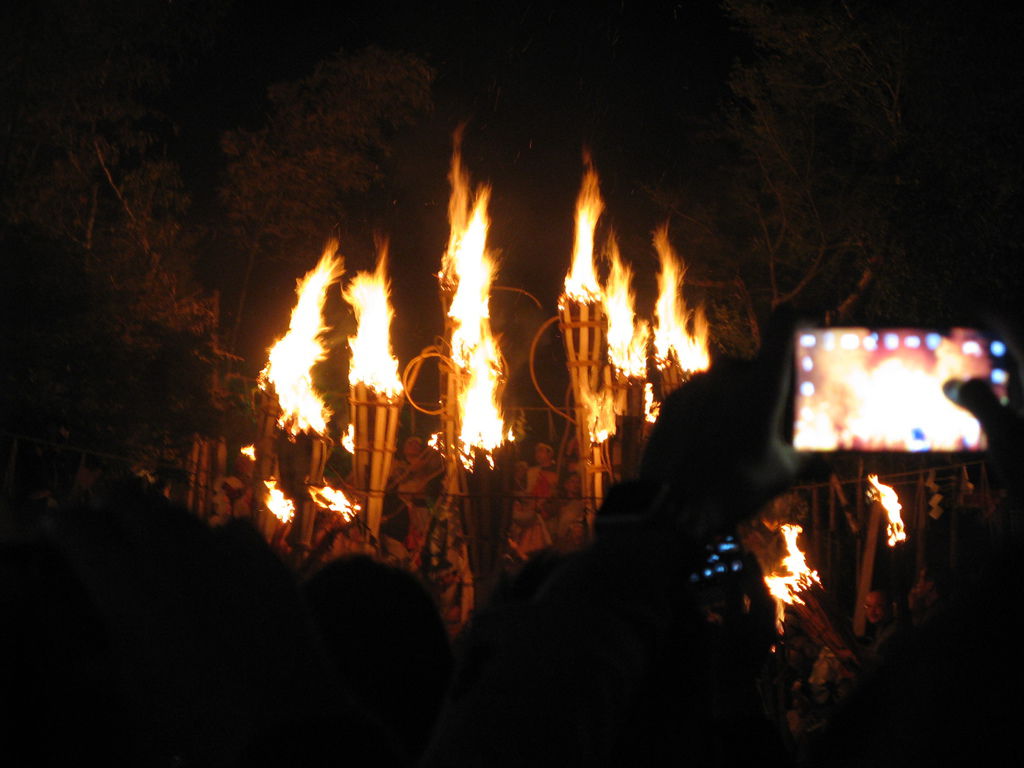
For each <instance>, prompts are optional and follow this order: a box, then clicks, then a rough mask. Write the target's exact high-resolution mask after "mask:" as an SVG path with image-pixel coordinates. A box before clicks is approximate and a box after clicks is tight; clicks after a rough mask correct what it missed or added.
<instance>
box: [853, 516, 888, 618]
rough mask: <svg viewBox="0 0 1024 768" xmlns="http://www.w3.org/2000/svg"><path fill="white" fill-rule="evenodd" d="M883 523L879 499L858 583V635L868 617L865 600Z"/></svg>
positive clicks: (873, 570)
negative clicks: (865, 613) (879, 532)
mask: <svg viewBox="0 0 1024 768" xmlns="http://www.w3.org/2000/svg"><path fill="white" fill-rule="evenodd" d="M881 524H882V505H881V504H879V503H878V502H877V501H876V502H873V503H872V504H871V520H870V521H869V522H868V530H867V536H866V537H865V539H866V542H865V545H864V556H863V559H862V560H861V566H860V578H859V579H858V583H857V604H856V605H855V606H854V609H853V631H854V633H855V634H856V635H857V636H861V635H863V634H864V629H865V626H866V623H867V617H866V616H865V615H864V600H865V599H866V598H867V596H868V592H870V591H871V582H872V579H873V577H874V575H875V553H876V551H877V550H878V529H879V528H880V527H881Z"/></svg>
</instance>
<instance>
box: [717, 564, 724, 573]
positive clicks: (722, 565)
mask: <svg viewBox="0 0 1024 768" xmlns="http://www.w3.org/2000/svg"><path fill="white" fill-rule="evenodd" d="M725 571H726V568H725V563H719V564H718V565H716V566H715V573H725Z"/></svg>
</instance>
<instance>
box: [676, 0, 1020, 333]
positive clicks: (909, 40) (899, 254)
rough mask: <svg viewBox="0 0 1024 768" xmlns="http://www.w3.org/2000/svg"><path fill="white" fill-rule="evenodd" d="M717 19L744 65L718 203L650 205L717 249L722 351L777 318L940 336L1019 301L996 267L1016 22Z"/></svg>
mask: <svg viewBox="0 0 1024 768" xmlns="http://www.w3.org/2000/svg"><path fill="white" fill-rule="evenodd" d="M725 8H726V10H727V11H728V13H729V14H730V15H731V17H732V18H733V19H734V20H735V22H736V24H737V25H738V27H739V28H740V29H741V30H742V31H743V32H745V33H746V34H747V35H748V36H749V38H750V40H751V42H752V43H753V46H754V49H753V55H751V56H749V57H748V58H747V60H746V61H745V62H744V63H742V64H738V65H737V66H736V67H735V69H734V71H733V75H732V78H731V81H730V87H731V91H732V97H733V98H732V99H731V101H730V103H729V106H728V108H727V111H726V120H725V123H724V125H723V127H722V129H721V130H720V131H718V132H717V134H715V135H714V137H713V144H714V146H715V147H716V148H717V156H719V157H721V156H724V157H726V158H728V159H727V160H726V161H725V162H723V163H722V165H721V166H719V168H718V176H717V177H716V179H715V184H716V187H717V194H716V196H715V198H714V199H713V200H711V201H708V200H707V196H704V199H705V206H704V209H703V210H701V209H700V208H697V207H693V208H690V209H689V210H687V208H686V207H685V206H684V205H682V204H681V202H682V201H686V200H692V199H694V198H695V197H696V198H697V199H700V196H695V195H694V194H693V193H692V192H691V193H690V194H686V192H685V191H683V190H675V191H671V190H669V191H663V194H662V196H663V199H664V200H665V202H666V204H667V206H668V207H670V209H671V210H674V211H676V212H677V213H678V212H683V213H688V214H690V216H691V218H693V219H695V220H698V221H700V223H701V224H702V226H703V231H704V235H703V237H704V238H705V240H707V241H708V242H709V243H711V244H712V254H713V257H714V260H713V262H711V266H710V267H708V268H705V272H707V273H708V274H710V275H712V276H713V278H714V279H713V280H712V281H711V282H712V283H713V284H714V286H715V288H714V290H713V291H712V295H715V296H717V297H718V299H717V301H716V310H717V316H716V317H714V319H715V321H716V323H715V324H716V325H717V326H718V327H719V328H724V329H726V331H727V332H729V333H731V334H732V338H731V339H729V341H728V345H729V346H734V347H736V346H738V347H742V346H744V345H743V342H742V341H741V340H740V339H739V338H738V335H739V333H737V332H741V331H742V329H743V328H744V327H747V328H749V329H751V331H752V332H753V335H754V336H755V337H756V335H757V323H758V320H757V318H761V319H763V318H764V317H766V316H767V314H768V312H769V311H770V310H771V309H772V308H774V307H776V306H778V305H779V304H782V303H785V302H789V303H793V304H795V305H796V306H797V307H798V308H799V309H801V310H803V311H805V312H807V313H809V314H811V315H818V316H822V317H825V318H828V319H831V320H832V321H834V322H846V323H851V322H872V321H874V322H879V321H882V322H893V321H902V322H905V323H914V322H917V323H922V324H924V323H948V322H950V321H951V320H958V319H962V318H963V317H964V316H965V315H966V313H967V312H968V311H969V309H970V306H971V304H972V303H976V302H977V301H978V299H979V298H980V297H985V296H988V297H991V296H994V295H999V292H1000V291H1006V290H1007V289H1010V290H1014V291H1015V290H1019V289H1020V288H1021V287H1024V281H1022V280H1021V274H1020V270H1019V269H1015V267H1010V266H1009V265H1016V264H1017V263H1019V256H1020V252H1019V251H1020V245H1019V244H1020V221H1019V218H1020V217H1019V216H1018V215H1017V214H1016V213H1015V212H1016V211H1019V210H1020V202H1021V201H1020V178H1019V172H1018V170H1017V169H1019V167H1020V159H1021V152H1020V149H1021V147H1020V144H1021V142H1020V139H1019V137H1018V136H1017V131H1016V130H1014V128H1013V126H1012V125H1011V123H1010V122H1009V119H1008V115H1009V114H1013V112H1014V110H1013V109H1012V108H1011V105H1012V104H1013V103H1018V104H1019V102H1020V93H1021V88H1020V84H1019V82H1017V80H1016V79H1015V72H1016V68H1015V67H1014V66H1012V65H1011V61H1010V58H1011V56H1012V51H1014V50H1015V43H1014V42H1013V40H1015V37H1014V36H1015V35H1016V34H1019V32H1020V30H1021V23H1020V21H1021V18H1020V17H1021V14H1020V12H1019V11H1014V12H1010V13H1006V14H1003V13H1000V14H999V16H998V18H997V17H996V16H995V15H994V14H989V15H988V16H986V15H985V14H984V13H977V14H971V15H970V16H967V15H965V14H962V13H961V12H960V9H959V4H957V3H953V2H940V3H923V2H917V1H915V0H908V1H907V2H898V3H894V4H887V5H885V6H881V5H878V4H875V3H863V2H861V3H858V2H849V1H848V0H809V1H808V2H792V1H789V0H786V1H784V2H774V3H767V2H763V0H727V2H726V3H725ZM708 203H710V204H708ZM691 229H692V227H691ZM689 236H698V235H695V234H693V233H690V234H689ZM709 262H710V260H709ZM740 287H742V290H741V289H740ZM722 288H726V289H727V290H725V291H723V290H722ZM745 297H749V301H748V300H747V299H746V298H745ZM749 333H750V331H748V334H749Z"/></svg>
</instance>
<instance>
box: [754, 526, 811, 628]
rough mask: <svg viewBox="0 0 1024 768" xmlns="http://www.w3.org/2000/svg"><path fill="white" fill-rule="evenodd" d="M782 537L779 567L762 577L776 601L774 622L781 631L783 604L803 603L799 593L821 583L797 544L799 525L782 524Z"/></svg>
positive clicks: (801, 529) (783, 612)
mask: <svg viewBox="0 0 1024 768" xmlns="http://www.w3.org/2000/svg"><path fill="white" fill-rule="evenodd" d="M780 530H781V532H782V537H783V539H785V541H786V556H785V557H784V558H782V562H781V563H780V564H779V569H778V570H777V571H776V572H775V573H772V574H771V575H768V576H765V577H764V583H765V584H766V585H767V587H768V591H769V592H771V594H772V597H774V598H775V601H776V607H777V612H776V623H777V625H778V627H779V631H780V632H781V631H782V621H783V617H784V616H785V605H787V604H789V605H792V604H793V603H798V604H801V605H802V604H803V602H804V601H803V600H802V599H801V598H800V593H801V592H803V591H804V590H806V589H809V588H810V587H812V586H814V585H815V584H817V585H819V586H820V585H821V580H820V579H819V578H818V572H817V571H813V570H811V568H810V567H809V566H808V565H807V560H806V558H805V557H804V553H803V552H801V551H800V548H799V547H798V546H797V543H796V539H797V537H798V536H799V535H800V533H801V532H802V531H803V528H801V527H800V526H799V525H788V524H784V525H782V527H781V529H780Z"/></svg>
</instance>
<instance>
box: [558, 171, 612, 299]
mask: <svg viewBox="0 0 1024 768" xmlns="http://www.w3.org/2000/svg"><path fill="white" fill-rule="evenodd" d="M584 162H585V164H586V170H585V171H584V173H583V185H582V186H581V187H580V194H579V197H577V198H576V239H575V242H574V243H573V249H572V266H571V267H570V269H569V273H568V274H567V275H566V276H565V294H564V295H565V297H567V298H569V299H573V300H575V301H579V302H581V303H584V304H586V303H593V302H596V301H600V299H601V285H600V283H598V280H597V270H596V269H595V267H594V231H595V230H596V229H597V220H598V219H599V218H601V213H602V211H604V202H603V201H602V200H601V188H600V185H599V183H598V179H597V171H595V170H594V166H593V164H592V163H591V162H590V158H589V157H586V158H584Z"/></svg>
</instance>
